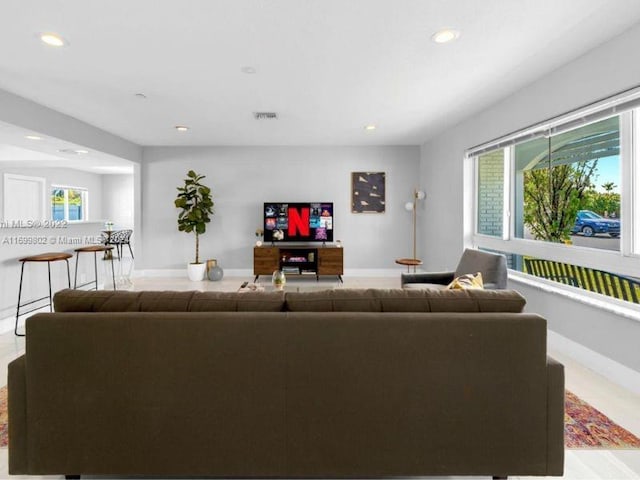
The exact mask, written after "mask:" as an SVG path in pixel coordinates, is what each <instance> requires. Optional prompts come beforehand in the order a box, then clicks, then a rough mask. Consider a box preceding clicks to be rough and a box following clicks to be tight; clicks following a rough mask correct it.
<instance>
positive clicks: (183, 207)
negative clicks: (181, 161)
mask: <svg viewBox="0 0 640 480" xmlns="http://www.w3.org/2000/svg"><path fill="white" fill-rule="evenodd" d="M203 178H205V176H204V175H198V174H197V173H195V172H194V171H193V170H189V172H188V173H187V178H185V180H184V187H178V198H176V199H175V201H174V204H175V206H176V208H179V209H180V213H179V214H178V230H179V231H181V232H186V233H195V236H196V258H195V262H194V263H200V239H199V236H200V235H202V234H203V233H205V232H206V230H207V223H209V222H210V221H211V218H210V216H211V215H213V206H214V203H213V199H212V197H211V189H210V188H209V187H207V186H205V185H203V184H202V183H200V182H201V180H202V179H203Z"/></svg>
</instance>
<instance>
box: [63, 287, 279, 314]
mask: <svg viewBox="0 0 640 480" xmlns="http://www.w3.org/2000/svg"><path fill="white" fill-rule="evenodd" d="M53 305H54V309H55V311H56V312H236V311H240V312H279V311H282V309H283V306H284V293H283V292H247V293H242V294H238V293H236V292H196V291H188V292H175V291H144V292H128V291H112V290H97V291H85V290H70V289H66V290H62V291H60V292H58V293H56V294H55V296H54V297H53Z"/></svg>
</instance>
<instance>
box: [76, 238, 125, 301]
mask: <svg viewBox="0 0 640 480" xmlns="http://www.w3.org/2000/svg"><path fill="white" fill-rule="evenodd" d="M111 250H113V247H111V246H107V245H89V246H88V247H80V248H76V249H75V250H74V252H76V273H75V275H74V277H73V288H74V289H76V288H78V286H80V287H84V286H86V285H91V284H92V283H95V284H96V288H95V289H96V290H98V252H110V253H112V252H111ZM92 252H93V270H94V273H95V275H96V278H95V280H91V281H90V282H87V283H83V284H82V285H78V263H79V262H80V254H81V253H92ZM110 257H111V278H112V279H113V289H114V290H115V289H116V274H115V270H114V269H113V255H110Z"/></svg>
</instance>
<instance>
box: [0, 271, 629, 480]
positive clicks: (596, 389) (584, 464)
mask: <svg viewBox="0 0 640 480" xmlns="http://www.w3.org/2000/svg"><path fill="white" fill-rule="evenodd" d="M123 263H125V262H123ZM122 267H123V268H122V270H121V271H120V276H119V278H118V280H117V283H118V286H119V288H127V289H132V290H193V289H197V290H222V291H235V290H237V289H238V287H239V286H240V284H241V283H242V282H243V281H245V280H246V281H252V280H253V278H252V277H247V278H240V277H236V278H225V279H223V280H222V281H220V282H195V283H194V282H190V281H188V280H187V279H186V278H185V279H182V278H139V279H131V278H130V277H129V276H128V272H130V269H129V268H128V267H127V266H126V265H123V266H122ZM262 280H263V282H267V281H268V280H269V279H267V278H264V279H262ZM289 285H290V286H291V285H294V286H297V285H301V286H303V287H304V286H313V287H316V286H318V285H325V286H327V287H338V288H350V287H351V288H365V287H377V288H393V287H397V286H399V285H398V279H397V278H389V277H384V278H362V277H356V278H349V277H345V278H344V284H340V283H339V282H338V281H337V280H334V279H323V280H321V281H320V283H319V284H318V283H317V282H316V281H315V280H314V279H307V278H305V279H299V280H296V281H290V282H289ZM23 351H24V338H16V337H14V335H13V333H12V332H11V333H5V334H2V335H0V368H1V369H2V370H1V371H0V375H2V376H3V377H2V378H6V373H7V364H8V363H9V362H10V361H11V360H12V359H14V358H16V357H18V356H19V355H21V354H22V353H23ZM550 354H551V355H552V356H553V357H555V358H556V359H558V360H559V361H560V362H562V363H563V364H564V366H565V375H566V386H567V388H568V389H569V390H571V391H573V392H574V393H576V394H577V395H578V396H580V397H581V398H583V399H584V400H586V401H588V402H589V403H591V404H592V405H593V406H594V407H596V408H598V409H599V410H601V411H602V412H604V413H605V414H606V415H608V416H609V417H610V418H612V419H613V420H614V421H616V422H618V423H619V424H621V425H622V426H624V427H625V428H627V429H628V430H630V431H631V432H633V433H634V434H636V435H638V436H640V397H639V396H637V395H635V394H633V393H631V392H629V391H627V390H625V389H623V388H621V387H619V386H617V385H615V384H613V383H611V382H610V381H609V380H607V379H606V378H604V377H602V376H600V375H598V374H596V373H594V372H593V371H591V370H589V369H587V368H585V367H584V366H582V365H580V364H578V363H577V362H575V361H573V360H572V359H571V358H569V357H567V356H565V355H563V354H562V352H550ZM0 478H8V474H7V449H0ZM12 478H63V477H12ZM83 478H85V477H83ZM86 478H91V477H86ZM446 478H452V477H446ZM462 478H469V477H462ZM510 478H514V479H515V478H518V477H510ZM549 478H556V477H549ZM563 478H566V479H581V480H582V479H615V480H618V479H631V478H634V479H640V450H567V451H566V452H565V474H564V477H563Z"/></svg>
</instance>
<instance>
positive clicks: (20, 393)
mask: <svg viewBox="0 0 640 480" xmlns="http://www.w3.org/2000/svg"><path fill="white" fill-rule="evenodd" d="M8 377H9V378H8V388H7V390H8V399H7V403H8V406H9V473H10V474H12V475H16V474H26V473H28V471H27V467H28V455H27V376H26V362H25V356H24V355H22V356H21V357H18V358H16V359H15V360H14V361H12V362H11V363H9V375H8Z"/></svg>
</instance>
